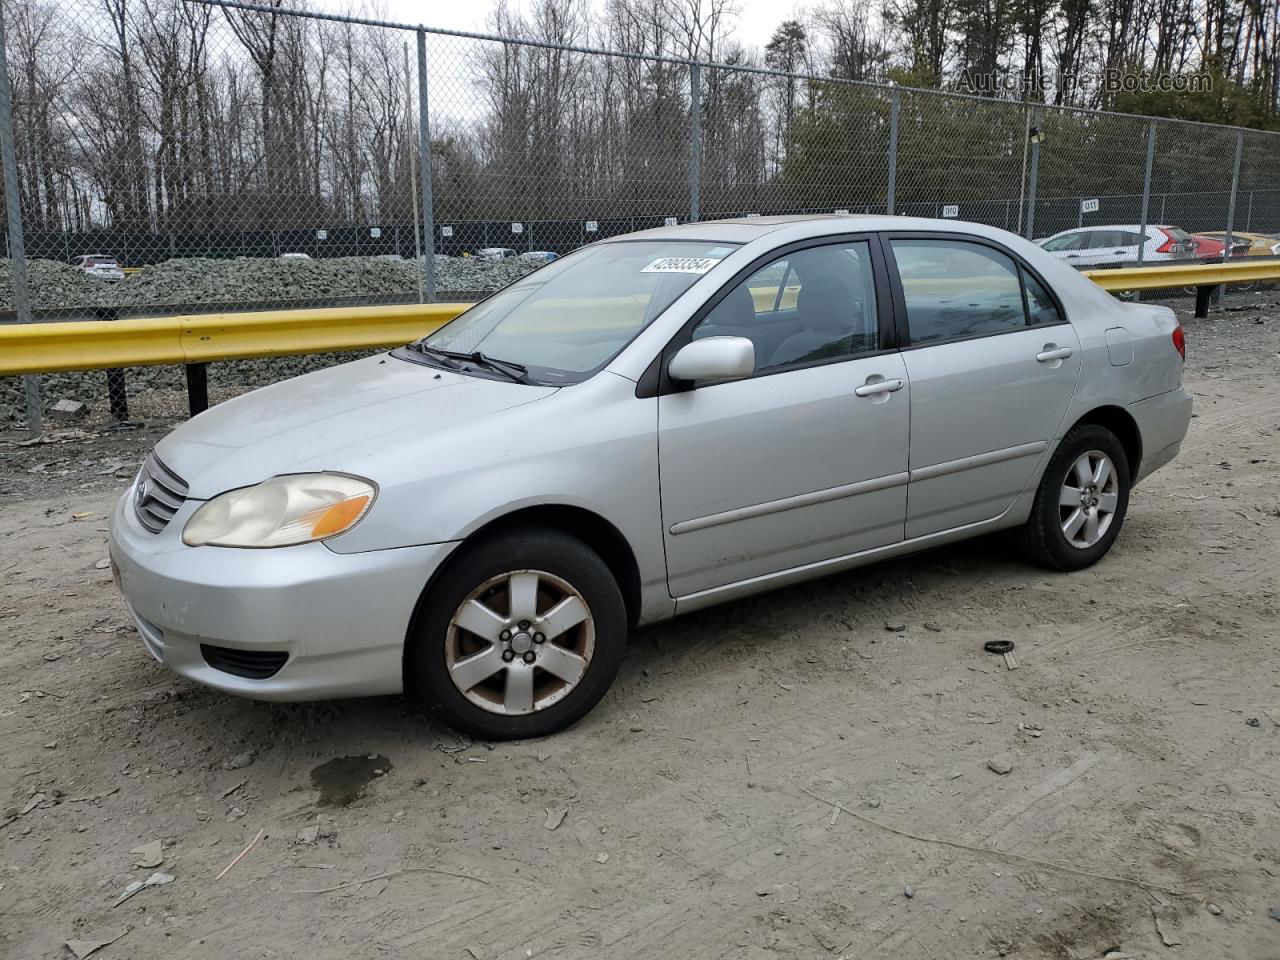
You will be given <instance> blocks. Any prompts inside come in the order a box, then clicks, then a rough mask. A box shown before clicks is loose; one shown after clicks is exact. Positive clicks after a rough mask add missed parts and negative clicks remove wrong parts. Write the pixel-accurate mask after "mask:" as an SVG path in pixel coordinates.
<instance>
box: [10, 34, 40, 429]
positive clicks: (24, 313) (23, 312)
mask: <svg viewBox="0 0 1280 960" xmlns="http://www.w3.org/2000/svg"><path fill="white" fill-rule="evenodd" d="M6 44H7V40H6V38H5V33H4V22H3V18H0V166H2V167H3V168H4V172H3V176H4V207H5V218H6V220H7V222H8V228H9V266H10V270H11V271H12V277H13V310H14V312H15V313H16V314H17V315H18V322H19V323H30V322H31V290H30V288H29V287H28V286H27V251H26V246H25V244H24V242H23V237H22V194H21V193H20V192H19V187H18V160H17V156H16V154H15V152H14V146H13V92H12V90H11V89H10V87H9V61H8V57H7V56H6V52H5V47H6ZM22 392H23V395H24V398H25V401H26V404H25V405H26V410H27V431H28V432H29V433H30V434H31V436H32V437H38V436H40V433H41V431H42V430H43V429H44V422H43V416H42V412H41V409H40V378H39V376H37V375H35V374H28V375H27V376H24V377H23V378H22Z"/></svg>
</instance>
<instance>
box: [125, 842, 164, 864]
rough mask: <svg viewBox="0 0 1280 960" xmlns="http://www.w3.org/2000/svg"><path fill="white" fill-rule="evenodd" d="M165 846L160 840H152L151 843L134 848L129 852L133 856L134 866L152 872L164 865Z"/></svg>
mask: <svg viewBox="0 0 1280 960" xmlns="http://www.w3.org/2000/svg"><path fill="white" fill-rule="evenodd" d="M163 850H164V848H163V844H162V843H161V842H160V841H159V840H152V841H151V842H150V843H144V844H143V845H142V846H140V847H134V848H133V849H132V850H130V851H129V852H130V853H131V854H133V865H134V866H135V867H140V868H142V869H143V870H150V869H152V868H153V867H158V866H160V864H162V863H164V852H163Z"/></svg>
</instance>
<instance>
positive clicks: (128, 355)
mask: <svg viewBox="0 0 1280 960" xmlns="http://www.w3.org/2000/svg"><path fill="white" fill-rule="evenodd" d="M1082 272H1083V273H1084V275H1085V276H1087V277H1088V278H1089V279H1091V280H1093V281H1094V282H1095V283H1097V284H1098V285H1099V286H1100V287H1102V288H1103V289H1104V290H1110V291H1113V292H1114V291H1122V290H1163V289H1170V288H1174V289H1176V288H1181V287H1196V288H1198V289H1199V290H1200V291H1201V296H1199V297H1198V298H1197V314H1198V315H1200V311H1201V309H1202V306H1207V302H1208V299H1207V293H1208V292H1209V291H1210V290H1212V289H1213V288H1215V287H1217V286H1220V285H1222V284H1231V283H1249V282H1256V281H1259V280H1274V281H1280V259H1275V260H1247V261H1240V262H1237V263H1214V264H1206V263H1195V262H1192V263H1177V264H1164V265H1160V266H1151V267H1126V268H1123V269H1117V270H1087V271H1082ZM754 292H755V291H753V293H754ZM760 292H761V294H762V296H763V295H764V294H766V293H767V294H768V298H769V299H770V303H772V297H773V296H774V295H775V294H776V288H774V289H771V290H762V291H760ZM793 299H794V298H793V296H791V288H790V287H788V289H787V294H786V295H784V297H783V301H784V303H790V302H791V301H792V300H793ZM468 306H469V304H465V303H428V304H417V303H414V304H404V305H392V306H376V307H328V308H320V309H312V310H270V311H263V312H258V313H216V314H208V315H199V316H181V317H155V318H141V319H135V320H115V321H111V322H103V321H99V320H87V321H74V322H68V323H25V324H2V325H0V376H11V375H15V374H26V373H60V372H63V371H68V370H102V369H111V368H113V367H134V366H148V365H155V364H202V363H208V362H210V361H213V360H242V359H247V358H250V357H276V356H293V355H296V354H304V353H326V352H328V351H336V350H360V349H373V348H377V347H394V346H399V345H401V344H405V343H408V342H409V341H411V340H415V339H417V338H418V337H421V336H423V335H425V334H427V333H430V332H431V331H432V330H435V329H436V328H437V327H440V326H442V325H443V324H445V323H447V322H448V321H449V320H452V319H453V318H454V317H456V316H457V315H458V314H459V313H461V312H462V311H463V310H465V309H466V308H467V307H468Z"/></svg>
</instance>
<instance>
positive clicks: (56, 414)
mask: <svg viewBox="0 0 1280 960" xmlns="http://www.w3.org/2000/svg"><path fill="white" fill-rule="evenodd" d="M88 412H89V407H88V405H87V404H84V403H82V402H80V401H79V400H59V401H58V402H57V403H55V404H54V405H53V406H51V407H50V408H49V416H50V418H51V419H54V420H79V419H81V418H83V417H84V415H85V414H86V413H88Z"/></svg>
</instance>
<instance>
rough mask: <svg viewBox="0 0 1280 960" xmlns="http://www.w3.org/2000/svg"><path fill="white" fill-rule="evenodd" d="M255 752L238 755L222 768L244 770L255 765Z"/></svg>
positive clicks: (247, 751)
mask: <svg viewBox="0 0 1280 960" xmlns="http://www.w3.org/2000/svg"><path fill="white" fill-rule="evenodd" d="M253 757H254V752H253V751H252V750H246V751H245V752H244V753H237V754H236V755H235V756H234V757H231V758H230V759H229V760H227V761H226V762H225V763H224V764H223V765H222V768H223V769H224V770H243V769H244V768H245V767H247V766H249V765H250V764H252V763H253Z"/></svg>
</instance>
